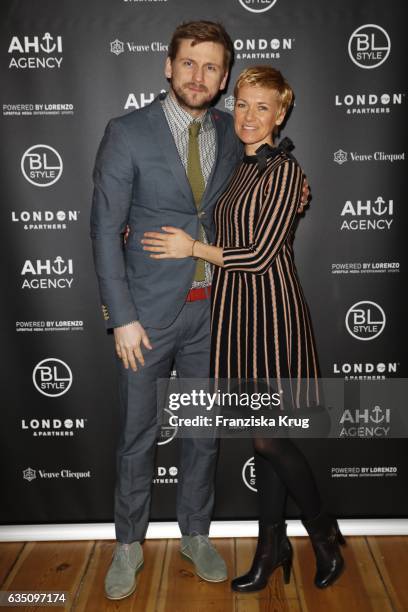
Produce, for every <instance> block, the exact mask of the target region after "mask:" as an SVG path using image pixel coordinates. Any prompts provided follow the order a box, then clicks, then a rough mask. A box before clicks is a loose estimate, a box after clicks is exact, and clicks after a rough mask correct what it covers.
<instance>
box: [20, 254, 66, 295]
mask: <svg viewBox="0 0 408 612" xmlns="http://www.w3.org/2000/svg"><path fill="white" fill-rule="evenodd" d="M73 274H74V264H73V261H72V259H67V260H65V259H63V258H62V257H61V256H60V255H59V256H58V257H56V258H55V259H54V260H51V259H44V260H41V259H36V260H35V261H31V259H26V261H25V262H24V265H23V268H22V270H21V276H23V277H26V278H24V281H23V283H22V285H21V288H22V289H66V288H68V289H71V287H72V283H73V282H74V276H73ZM44 277H45V278H44Z"/></svg>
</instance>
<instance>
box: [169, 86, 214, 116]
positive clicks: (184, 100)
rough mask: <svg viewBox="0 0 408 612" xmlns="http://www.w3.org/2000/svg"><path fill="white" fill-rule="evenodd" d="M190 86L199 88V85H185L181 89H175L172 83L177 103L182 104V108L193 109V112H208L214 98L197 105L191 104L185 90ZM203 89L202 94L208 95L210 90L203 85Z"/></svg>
mask: <svg viewBox="0 0 408 612" xmlns="http://www.w3.org/2000/svg"><path fill="white" fill-rule="evenodd" d="M190 85H193V86H194V87H197V85H195V84H194V83H185V84H184V85H182V86H180V87H175V86H174V83H172V82H171V88H172V90H173V93H174V96H175V98H176V100H177V102H178V103H179V104H180V106H181V107H184V108H187V109H191V110H206V109H207V108H208V107H209V106H210V104H211V102H212V98H209V99H207V100H203V101H202V102H197V103H196V104H194V103H191V101H190V100H189V99H188V97H187V95H186V94H185V93H184V88H186V87H189V86H190ZM202 87H203V89H202V90H200V91H201V92H202V93H208V89H207V88H206V87H204V85H202Z"/></svg>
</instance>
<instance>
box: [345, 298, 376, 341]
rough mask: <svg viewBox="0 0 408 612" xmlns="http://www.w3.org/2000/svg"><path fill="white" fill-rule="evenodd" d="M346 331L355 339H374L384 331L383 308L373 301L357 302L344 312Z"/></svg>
mask: <svg viewBox="0 0 408 612" xmlns="http://www.w3.org/2000/svg"><path fill="white" fill-rule="evenodd" d="M345 323H346V328H347V331H348V332H349V334H350V335H351V336H353V338H356V340H374V338H378V336H379V335H380V334H381V333H382V332H383V331H384V328H385V323H386V316H385V312H384V310H383V309H382V308H381V306H379V305H378V304H376V303H375V302H370V301H369V300H363V301H361V302H357V303H356V304H354V305H353V306H351V308H349V310H348V311H347V314H346V319H345Z"/></svg>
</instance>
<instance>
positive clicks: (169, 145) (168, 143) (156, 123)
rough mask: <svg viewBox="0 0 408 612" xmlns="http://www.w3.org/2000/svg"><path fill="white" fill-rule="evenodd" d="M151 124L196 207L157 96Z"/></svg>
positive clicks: (186, 192)
mask: <svg viewBox="0 0 408 612" xmlns="http://www.w3.org/2000/svg"><path fill="white" fill-rule="evenodd" d="M148 117H149V121H150V126H151V129H152V132H153V134H154V136H155V138H156V141H157V146H158V147H159V149H160V150H161V151H162V152H163V154H164V156H165V158H166V160H167V163H168V165H169V168H170V170H171V172H172V174H173V176H174V178H175V180H176V182H177V184H178V186H179V187H180V189H181V191H182V193H183V195H184V196H185V197H186V199H187V200H188V202H189V203H190V204H191V206H192V207H193V208H194V209H195V205H194V198H193V194H192V191H191V187H190V183H189V182H188V178H187V175H186V171H185V170H184V166H183V164H182V163H181V160H180V156H179V154H178V151H177V147H176V143H175V142H174V138H173V135H172V133H171V131H170V128H169V125H168V123H167V119H166V115H165V114H164V111H163V109H162V107H161V104H160V98H159V97H157V98H156V99H155V100H154V101H153V102H152V103H151V105H150V107H149V113H148Z"/></svg>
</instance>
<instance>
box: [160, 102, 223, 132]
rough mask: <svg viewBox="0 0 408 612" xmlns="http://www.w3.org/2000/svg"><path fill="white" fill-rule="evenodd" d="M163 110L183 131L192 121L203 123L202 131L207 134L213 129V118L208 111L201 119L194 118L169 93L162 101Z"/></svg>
mask: <svg viewBox="0 0 408 612" xmlns="http://www.w3.org/2000/svg"><path fill="white" fill-rule="evenodd" d="M162 105H163V108H164V110H165V112H166V114H168V115H169V117H170V119H171V121H172V122H174V123H175V124H176V126H177V127H178V128H179V129H181V130H184V129H185V130H187V129H188V126H189V125H190V123H191V122H192V121H195V122H196V123H201V130H202V131H203V132H207V131H209V130H211V129H212V127H213V125H212V121H211V116H210V113H209V112H208V110H207V111H206V112H205V113H204V114H203V115H201V116H200V117H197V118H193V117H192V116H191V115H190V113H188V112H187V111H186V110H184V108H181V106H180V104H179V103H178V102H177V100H176V99H175V98H174V97H173V96H172V95H171V94H170V93H167V95H166V97H165V98H164V100H163V101H162Z"/></svg>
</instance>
